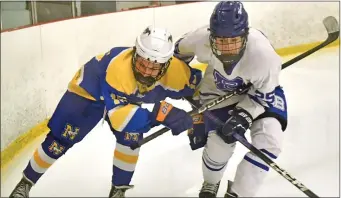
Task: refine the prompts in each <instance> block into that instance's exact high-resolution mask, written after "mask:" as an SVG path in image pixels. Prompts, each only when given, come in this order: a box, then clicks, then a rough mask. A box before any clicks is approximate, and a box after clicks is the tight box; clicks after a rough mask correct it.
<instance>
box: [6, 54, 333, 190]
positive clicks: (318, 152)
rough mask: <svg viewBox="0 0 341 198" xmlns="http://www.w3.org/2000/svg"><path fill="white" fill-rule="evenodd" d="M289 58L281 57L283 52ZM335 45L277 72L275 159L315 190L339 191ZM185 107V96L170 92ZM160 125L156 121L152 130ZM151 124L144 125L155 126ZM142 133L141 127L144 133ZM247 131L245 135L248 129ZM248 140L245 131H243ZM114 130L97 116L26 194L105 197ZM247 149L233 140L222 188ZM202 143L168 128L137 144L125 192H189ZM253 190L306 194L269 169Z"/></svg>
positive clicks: (14, 167) (16, 174)
mask: <svg viewBox="0 0 341 198" xmlns="http://www.w3.org/2000/svg"><path fill="white" fill-rule="evenodd" d="M286 59H287V58H286ZM339 64H340V63H339V50H338V48H331V49H324V50H321V51H319V52H317V53H316V54H314V55H312V56H310V57H308V58H306V59H303V60H301V61H300V62H298V63H296V64H294V65H292V66H290V67H289V68H287V69H285V70H283V71H282V73H281V77H280V82H281V84H282V85H283V87H284V90H285V93H286V97H287V101H288V112H289V125H288V128H287V130H286V131H285V132H284V133H285V140H284V145H283V152H282V153H281V155H280V157H279V158H278V160H276V163H277V164H278V165H279V166H280V167H282V168H283V169H285V170H286V171H288V172H289V173H290V174H291V175H293V176H294V177H295V178H297V179H298V180H299V181H300V182H302V183H303V184H304V185H305V186H307V187H308V188H309V189H311V190H312V191H313V192H314V193H316V194H317V195H319V196H320V197H339V196H340V195H339V189H340V183H339V175H340V173H339V161H340V159H339V157H340V156H339V155H340V152H339V139H340V137H339V132H340V129H339V121H340V118H339V113H338V112H339V91H340V87H339ZM169 101H171V102H172V103H173V104H175V106H178V107H183V108H185V109H186V110H190V107H189V105H188V104H187V103H186V102H183V101H174V100H169ZM157 129H160V127H158V128H156V129H155V130H157ZM155 130H153V131H151V132H149V133H148V134H151V133H153V132H154V131H155ZM148 134H147V135H148ZM43 138H44V136H41V137H40V138H39V139H37V140H36V141H35V142H33V143H32V144H31V145H29V146H28V147H27V149H26V150H25V151H24V152H23V153H21V154H20V156H19V157H17V158H16V159H14V160H13V161H12V163H11V164H10V168H9V169H8V170H6V172H3V173H2V178H1V180H2V181H1V196H2V197H7V196H8V195H9V194H10V192H11V190H12V189H13V188H14V186H15V185H16V183H17V182H18V181H19V180H20V178H21V176H22V175H21V172H22V170H23V169H24V168H25V166H26V164H27V162H28V160H29V159H30V157H31V154H32V153H33V151H34V149H35V147H36V146H37V145H38V144H40V142H42V141H43ZM247 138H249V136H247ZM249 140H250V139H249ZM114 146H115V137H114V136H113V135H112V134H111V132H110V130H109V128H108V125H107V124H104V125H103V126H102V125H101V123H99V124H98V125H97V126H96V128H95V129H94V130H93V131H92V132H91V133H90V134H89V135H88V136H87V137H86V138H85V139H84V140H83V141H82V142H81V143H79V144H76V145H75V146H74V147H73V148H72V149H71V150H69V151H68V153H67V154H66V155H65V156H64V157H62V158H60V159H59V160H58V161H57V162H56V163H55V164H54V165H53V166H52V167H51V168H50V169H49V170H48V171H47V172H46V173H45V175H44V176H43V177H41V179H40V180H39V182H38V183H37V184H36V185H35V186H34V187H33V188H32V190H31V193H30V195H31V196H32V197H39V196H41V197H51V196H54V197H63V196H64V197H66V196H68V197H70V196H71V197H73V196H77V197H107V196H108V194H109V191H110V186H111V171H112V158H113V157H112V156H113V150H114ZM245 152H247V149H245V148H244V147H243V146H242V145H240V144H239V145H238V146H237V149H236V152H235V154H234V156H233V157H232V158H231V160H230V162H229V164H228V167H227V171H226V172H225V175H224V177H223V180H222V182H221V186H220V190H219V192H218V196H223V194H224V192H225V190H226V184H227V180H228V179H233V177H234V174H235V170H236V167H237V164H238V163H239V162H240V160H241V159H242V157H243V156H244V154H245ZM201 153H202V149H200V150H197V151H191V150H190V147H189V142H188V138H187V136H186V133H183V134H181V135H179V136H172V135H170V133H167V134H164V135H163V136H160V137H159V138H157V139H155V140H153V141H151V142H149V143H148V144H146V145H144V146H143V147H142V148H141V152H140V158H139V162H138V164H137V168H136V171H135V175H134V177H133V180H132V184H133V185H135V188H134V189H132V190H129V191H127V193H126V195H127V196H128V197H129V196H135V197H137V196H139V197H148V196H163V197H165V196H168V197H171V196H172V197H175V196H179V197H195V196H197V195H198V191H199V189H200V188H201V184H202V181H203V179H202V174H201ZM257 196H263V197H264V196H267V197H276V196H282V197H305V196H306V195H304V194H303V193H302V192H301V191H299V190H298V189H297V188H296V187H295V186H293V185H292V184H291V183H289V182H288V181H287V180H286V179H284V178H283V177H282V176H280V175H279V174H278V173H277V172H275V171H274V170H270V172H269V175H268V177H267V178H266V181H265V183H264V184H263V186H262V188H261V189H260V191H259V192H258V193H257Z"/></svg>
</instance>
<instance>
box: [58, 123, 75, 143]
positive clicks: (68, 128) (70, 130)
mask: <svg viewBox="0 0 341 198" xmlns="http://www.w3.org/2000/svg"><path fill="white" fill-rule="evenodd" d="M78 133H79V127H74V126H72V125H71V124H66V125H65V128H64V132H63V133H62V137H64V138H66V139H69V140H74V139H75V137H76V135H78Z"/></svg>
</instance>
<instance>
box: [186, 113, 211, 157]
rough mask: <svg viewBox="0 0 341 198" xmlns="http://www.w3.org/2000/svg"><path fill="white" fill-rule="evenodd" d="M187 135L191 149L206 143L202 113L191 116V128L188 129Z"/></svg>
mask: <svg viewBox="0 0 341 198" xmlns="http://www.w3.org/2000/svg"><path fill="white" fill-rule="evenodd" d="M187 135H188V138H189V142H190V144H189V145H190V146H191V149H192V150H193V151H194V150H197V149H199V148H201V147H203V146H205V145H206V142H207V134H206V133H205V123H204V116H203V114H197V115H195V116H193V128H192V129H189V130H188V133H187Z"/></svg>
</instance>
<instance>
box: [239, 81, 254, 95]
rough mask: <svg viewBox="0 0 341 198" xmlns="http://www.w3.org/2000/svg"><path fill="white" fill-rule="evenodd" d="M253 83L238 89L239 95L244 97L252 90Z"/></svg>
mask: <svg viewBox="0 0 341 198" xmlns="http://www.w3.org/2000/svg"><path fill="white" fill-rule="evenodd" d="M251 85H252V83H248V84H243V85H241V86H240V87H238V88H237V89H236V92H237V95H243V94H245V93H247V92H248V91H249V90H250V87H251Z"/></svg>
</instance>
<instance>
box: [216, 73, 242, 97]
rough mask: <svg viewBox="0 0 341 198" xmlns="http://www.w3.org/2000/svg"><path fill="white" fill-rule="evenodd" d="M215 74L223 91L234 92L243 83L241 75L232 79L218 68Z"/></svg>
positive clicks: (217, 84) (217, 82) (217, 85)
mask: <svg viewBox="0 0 341 198" xmlns="http://www.w3.org/2000/svg"><path fill="white" fill-rule="evenodd" d="M213 75H214V81H215V84H216V87H217V88H218V89H219V90H221V91H225V92H232V91H235V90H236V89H237V88H238V87H239V86H241V85H242V84H243V79H242V78H241V77H236V78H234V79H232V80H228V79H226V78H225V77H224V76H223V75H221V74H220V73H219V72H218V71H217V70H214V72H213Z"/></svg>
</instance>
